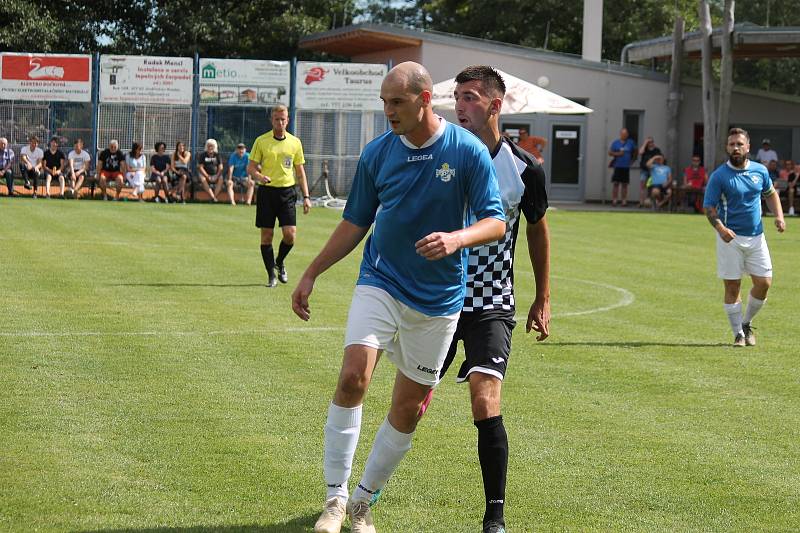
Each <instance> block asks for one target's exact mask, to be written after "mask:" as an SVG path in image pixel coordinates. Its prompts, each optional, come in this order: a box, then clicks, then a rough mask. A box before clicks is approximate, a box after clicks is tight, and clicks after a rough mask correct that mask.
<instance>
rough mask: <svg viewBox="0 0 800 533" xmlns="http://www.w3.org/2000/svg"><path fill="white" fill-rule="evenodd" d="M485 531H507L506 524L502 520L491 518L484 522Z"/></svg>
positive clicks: (486, 532)
mask: <svg viewBox="0 0 800 533" xmlns="http://www.w3.org/2000/svg"><path fill="white" fill-rule="evenodd" d="M483 533H506V524H505V523H504V522H503V521H502V520H489V521H488V522H484V523H483Z"/></svg>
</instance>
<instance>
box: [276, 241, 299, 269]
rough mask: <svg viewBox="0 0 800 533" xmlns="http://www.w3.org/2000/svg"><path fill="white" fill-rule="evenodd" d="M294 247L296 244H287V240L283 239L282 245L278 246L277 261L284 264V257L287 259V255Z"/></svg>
mask: <svg viewBox="0 0 800 533" xmlns="http://www.w3.org/2000/svg"><path fill="white" fill-rule="evenodd" d="M292 247H294V244H286V243H285V242H283V241H281V245H280V246H278V258H277V259H275V262H276V263H277V264H279V265H282V264H283V261H284V259H286V256H287V255H289V252H290V251H292Z"/></svg>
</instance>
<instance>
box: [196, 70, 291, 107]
mask: <svg viewBox="0 0 800 533" xmlns="http://www.w3.org/2000/svg"><path fill="white" fill-rule="evenodd" d="M290 72H291V67H290V65H289V62H288V61H266V60H251V59H206V58H204V59H200V103H201V104H220V105H249V104H255V105H267V106H270V105H275V104H283V105H287V106H288V105H289V83H290Z"/></svg>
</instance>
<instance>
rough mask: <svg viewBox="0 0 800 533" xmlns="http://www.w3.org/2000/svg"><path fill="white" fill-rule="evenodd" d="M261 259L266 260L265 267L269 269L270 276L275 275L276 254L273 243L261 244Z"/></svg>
mask: <svg viewBox="0 0 800 533" xmlns="http://www.w3.org/2000/svg"><path fill="white" fill-rule="evenodd" d="M261 259H263V260H264V268H266V269H267V274H269V277H270V278H272V277H275V255H274V254H273V252H272V245H271V244H262V245H261Z"/></svg>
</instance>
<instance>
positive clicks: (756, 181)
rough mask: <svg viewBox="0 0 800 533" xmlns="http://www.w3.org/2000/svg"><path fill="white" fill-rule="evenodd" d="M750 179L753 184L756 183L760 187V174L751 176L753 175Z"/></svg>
mask: <svg viewBox="0 0 800 533" xmlns="http://www.w3.org/2000/svg"><path fill="white" fill-rule="evenodd" d="M750 179H751V180H752V182H753V183H755V184H756V185H758V181H759V179H760V177H759V175H758V174H751V175H750Z"/></svg>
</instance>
